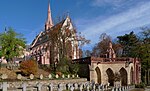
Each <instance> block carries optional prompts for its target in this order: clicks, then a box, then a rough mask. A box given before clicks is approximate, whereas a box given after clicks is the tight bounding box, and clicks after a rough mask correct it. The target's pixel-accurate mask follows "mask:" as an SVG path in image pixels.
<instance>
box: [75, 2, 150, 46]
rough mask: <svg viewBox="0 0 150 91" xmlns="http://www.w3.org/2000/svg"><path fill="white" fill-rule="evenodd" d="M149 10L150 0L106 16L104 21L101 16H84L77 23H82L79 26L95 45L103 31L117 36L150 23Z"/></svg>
mask: <svg viewBox="0 0 150 91" xmlns="http://www.w3.org/2000/svg"><path fill="white" fill-rule="evenodd" d="M97 1H99V0H97ZM102 1H103V0H102ZM104 1H105V0H104ZM149 10H150V2H147V3H142V4H140V5H137V6H135V7H134V8H131V9H129V10H126V11H123V12H122V13H119V14H116V15H113V16H110V17H108V18H104V19H103V20H102V21H100V20H101V17H100V18H99V17H97V18H95V19H91V20H89V19H88V20H86V19H85V20H84V19H83V18H82V20H81V21H79V22H78V23H77V26H78V25H80V26H79V27H78V29H79V31H81V32H82V34H83V35H85V37H86V38H87V39H90V40H91V41H92V43H91V44H92V45H93V44H95V43H96V42H98V39H99V35H100V34H101V33H104V32H106V33H108V34H111V36H117V35H119V34H120V33H122V32H125V31H127V30H132V29H135V28H138V27H142V26H145V25H149V24H150V12H149ZM82 21H84V22H82ZM91 21H92V23H91ZM81 29H82V30H81ZM90 46H91V45H90Z"/></svg>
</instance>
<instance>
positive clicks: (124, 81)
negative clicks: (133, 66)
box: [119, 68, 127, 86]
mask: <svg viewBox="0 0 150 91" xmlns="http://www.w3.org/2000/svg"><path fill="white" fill-rule="evenodd" d="M119 72H120V75H121V85H122V86H126V85H127V71H126V70H125V69H124V68H121V69H120V70H119Z"/></svg>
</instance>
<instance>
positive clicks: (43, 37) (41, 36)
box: [31, 19, 65, 47]
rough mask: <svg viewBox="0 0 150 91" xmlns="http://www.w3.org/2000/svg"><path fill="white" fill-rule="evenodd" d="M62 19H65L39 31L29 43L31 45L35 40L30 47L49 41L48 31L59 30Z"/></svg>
mask: <svg viewBox="0 0 150 91" xmlns="http://www.w3.org/2000/svg"><path fill="white" fill-rule="evenodd" d="M64 21H65V19H64V20H62V21H61V22H59V23H57V24H56V25H54V26H53V27H52V28H51V29H49V30H45V31H43V32H41V34H38V35H37V36H36V38H35V39H34V40H33V42H32V44H31V45H33V44H34V42H36V43H35V44H34V45H33V46H32V47H35V46H38V45H39V44H42V43H45V42H47V41H49V33H51V32H52V31H58V30H60V29H61V28H62V25H63V23H64ZM37 38H38V39H37ZM36 39H37V41H36Z"/></svg>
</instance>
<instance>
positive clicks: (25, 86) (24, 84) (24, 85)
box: [22, 83, 27, 91]
mask: <svg viewBox="0 0 150 91" xmlns="http://www.w3.org/2000/svg"><path fill="white" fill-rule="evenodd" d="M26 88H27V84H26V83H23V84H22V91H26V90H27V89H26Z"/></svg>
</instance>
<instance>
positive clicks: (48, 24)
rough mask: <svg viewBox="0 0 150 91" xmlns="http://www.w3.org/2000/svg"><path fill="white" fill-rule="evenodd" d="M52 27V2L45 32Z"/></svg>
mask: <svg viewBox="0 0 150 91" xmlns="http://www.w3.org/2000/svg"><path fill="white" fill-rule="evenodd" d="M52 26H53V22H52V17H51V9H50V1H49V4H48V14H47V20H46V23H45V30H48V29H50V28H51V27H52Z"/></svg>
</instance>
